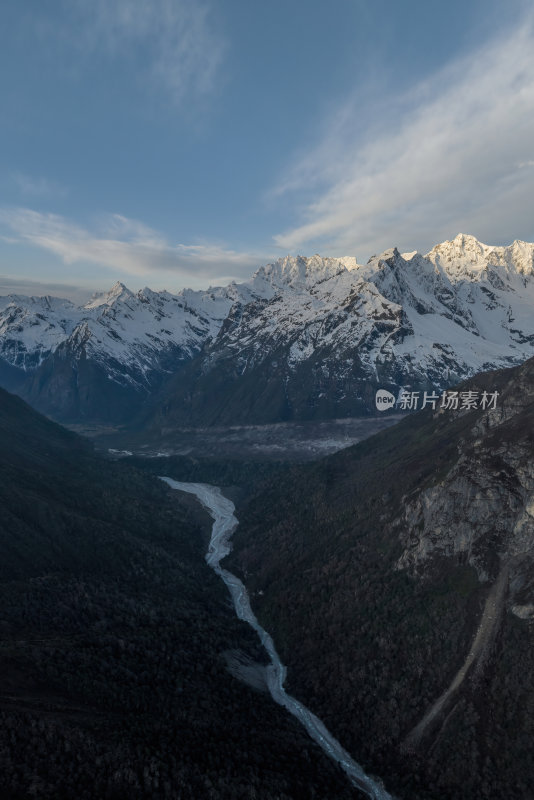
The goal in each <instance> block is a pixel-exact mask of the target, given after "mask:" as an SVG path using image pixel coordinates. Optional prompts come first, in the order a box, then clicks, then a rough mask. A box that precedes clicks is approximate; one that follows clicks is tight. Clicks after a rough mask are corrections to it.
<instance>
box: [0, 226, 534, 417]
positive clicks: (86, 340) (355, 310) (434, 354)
mask: <svg viewBox="0 0 534 800" xmlns="http://www.w3.org/2000/svg"><path fill="white" fill-rule="evenodd" d="M533 273H534V245H532V244H528V243H526V242H518V241H516V242H514V243H513V244H512V245H510V246H509V247H490V246H488V245H484V244H482V243H480V242H478V241H477V240H476V239H475V238H474V237H472V236H465V235H462V234H460V235H458V236H457V237H456V238H455V239H454V240H453V241H450V242H444V243H442V244H439V245H437V246H436V247H434V248H433V249H432V250H431V251H430V252H429V253H427V255H426V256H422V255H420V254H419V253H405V254H403V255H401V254H400V253H399V252H398V251H397V250H396V249H392V250H388V251H386V252H384V253H382V254H381V255H380V256H377V257H373V258H372V259H370V261H369V262H368V263H367V264H365V265H361V264H358V263H357V261H356V259H355V258H323V257H321V256H318V255H315V256H313V257H311V258H304V257H302V256H297V257H292V256H287V257H285V258H282V259H279V260H278V261H276V262H275V263H273V264H269V265H267V266H265V267H261V268H260V269H259V270H258V271H257V272H256V273H255V274H254V276H253V277H252V278H251V279H250V280H249V281H247V282H245V283H241V284H236V283H232V284H230V285H229V286H227V287H223V288H215V289H209V290H207V291H192V290H184V291H182V292H180V293H179V294H177V295H173V294H170V293H168V292H153V291H151V290H150V289H143V290H141V291H139V292H137V293H136V294H134V293H133V292H131V291H129V290H128V289H127V288H126V287H125V286H124V285H123V284H121V283H117V284H115V286H114V287H113V288H112V289H111V291H110V292H107V293H103V294H98V295H95V296H94V297H93V298H92V299H91V300H90V301H89V302H88V303H86V304H85V306H83V307H77V306H75V305H73V304H72V303H70V302H69V301H66V300H60V299H57V298H49V297H46V298H27V297H21V296H10V297H8V298H0V357H1V362H0V379H1V380H2V381H3V384H4V385H5V386H7V388H13V387H15V388H18V390H19V391H20V392H21V394H23V395H24V396H25V397H26V398H27V399H29V400H30V401H31V402H33V403H34V405H36V406H37V407H38V408H39V409H41V410H44V411H46V412H48V413H50V414H52V415H54V416H57V417H59V418H60V419H73V420H74V419H82V418H85V419H94V420H97V419H98V420H103V419H108V420H125V419H126V418H127V417H128V416H130V417H131V416H132V415H133V414H135V413H137V412H138V411H139V410H140V409H141V408H142V407H143V406H146V405H147V403H148V404H149V405H150V403H151V402H154V401H156V392H157V393H158V398H157V401H156V408H155V417H154V419H155V420H156V421H157V423H158V424H161V425H164V426H168V425H171V426H172V425H174V424H183V423H187V424H190V423H194V424H210V423H215V422H221V423H223V422H224V423H231V422H236V421H254V422H261V421H274V420H279V419H289V418H301V419H302V418H320V417H322V416H327V417H332V416H334V417H335V416H345V415H357V414H361V413H368V412H369V411H370V410H373V411H374V393H375V390H376V388H377V386H382V387H384V388H389V389H390V390H391V391H398V390H400V389H401V387H404V388H408V387H410V388H412V389H414V390H415V389H419V390H423V389H443V388H446V387H447V386H449V385H451V384H452V383H455V382H457V381H458V380H460V379H462V378H466V377H469V376H472V375H473V374H475V373H477V372H479V371H482V370H487V369H491V368H498V367H503V366H509V365H511V364H514V363H519V362H521V361H523V360H525V359H526V358H528V357H529V356H531V355H533V354H534V313H533V311H534V280H533Z"/></svg>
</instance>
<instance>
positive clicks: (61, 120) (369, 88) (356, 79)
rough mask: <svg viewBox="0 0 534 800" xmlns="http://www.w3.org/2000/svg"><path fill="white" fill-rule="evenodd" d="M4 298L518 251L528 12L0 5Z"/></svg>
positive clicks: (524, 223) (338, 1) (527, 194)
mask: <svg viewBox="0 0 534 800" xmlns="http://www.w3.org/2000/svg"><path fill="white" fill-rule="evenodd" d="M0 98H1V114H2V121H1V125H0V294H9V293H12V292H18V293H24V294H47V293H48V294H54V295H59V296H68V297H71V298H72V299H80V300H81V299H83V298H85V297H87V296H88V294H90V293H91V292H93V291H97V290H104V289H107V288H109V287H110V286H111V285H112V284H113V283H114V282H115V281H116V280H121V281H122V282H124V283H125V284H126V285H128V286H129V287H130V288H132V289H134V290H136V289H139V288H142V287H144V286H150V287H151V288H153V289H163V288H167V289H168V290H170V291H178V290H179V289H181V288H183V287H186V286H187V287H192V288H205V287H207V286H209V285H223V284H226V283H228V282H229V281H230V280H244V279H247V278H248V277H250V276H251V275H252V273H253V272H254V270H255V269H257V268H258V267H259V266H260V265H262V264H266V263H270V262H272V261H274V260H276V259H277V258H279V257H281V256H284V255H286V254H287V253H291V254H293V255H296V254H302V255H313V254H314V253H316V252H318V253H320V254H321V255H325V256H345V255H349V256H356V257H357V258H358V261H359V262H360V263H365V262H366V261H367V260H368V259H369V258H370V257H371V256H372V255H374V254H376V253H380V252H382V251H383V250H385V249H387V248H389V247H393V246H396V247H398V248H399V250H400V251H401V252H403V251H413V250H418V251H420V252H423V253H424V252H427V251H428V250H430V249H431V248H432V247H433V246H434V245H435V244H437V243H438V242H441V241H444V240H446V239H452V238H454V237H455V236H456V234H458V233H459V232H462V233H469V234H472V235H474V236H476V237H477V238H478V239H480V240H481V241H483V242H485V243H487V244H493V245H506V244H510V243H511V242H512V241H513V240H514V239H523V240H526V241H534V216H533V206H534V204H533V202H532V198H533V197H534V13H533V9H532V4H531V3H529V2H524V0H508V2H507V3H506V4H504V3H502V2H501V0H484V2H481V1H479V0H463V1H462V2H460V1H459V0H448V2H447V3H445V2H441V0H424V2H422V1H420V0H403V2H399V0H329V2H328V3H327V2H326V0H283V2H282V0H270V2H269V3H265V2H259V0H225V2H224V3H221V2H215V0H151V2H150V3H147V2H146V0H47V2H46V3H43V2H42V0H25V2H24V3H21V2H20V0H2V3H1V4H0Z"/></svg>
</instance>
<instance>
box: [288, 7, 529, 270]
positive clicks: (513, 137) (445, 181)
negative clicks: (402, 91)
mask: <svg viewBox="0 0 534 800" xmlns="http://www.w3.org/2000/svg"><path fill="white" fill-rule="evenodd" d="M362 130H364V131H365V130H366V120H365V119H364V118H363V119H362V117H361V115H360V113H359V108H358V104H357V103H356V102H355V101H354V99H350V100H349V101H347V103H346V105H345V106H344V107H343V108H341V109H339V111H338V113H337V114H336V115H334V116H333V119H332V124H331V126H330V128H328V129H327V130H326V132H324V133H323V136H322V139H321V141H319V142H318V143H317V145H316V147H315V148H313V149H311V150H309V151H308V152H305V153H301V154H300V156H299V157H298V158H297V159H296V160H295V163H294V164H293V166H292V168H291V169H290V170H289V171H288V173H287V175H286V176H285V177H284V180H283V181H280V182H279V183H278V185H277V186H275V187H274V190H273V192H274V194H276V195H279V196H280V195H285V196H286V198H287V199H288V200H289V201H291V200H292V199H293V201H294V202H298V201H300V204H301V205H300V219H299V220H298V223H297V224H295V225H294V226H293V227H290V228H288V229H287V230H285V231H283V232H281V233H279V234H278V235H277V236H275V237H274V239H275V242H276V244H277V245H278V246H280V247H282V248H284V249H286V250H288V251H295V250H300V251H308V252H309V251H310V250H312V249H313V250H320V252H327V253H329V254H332V255H340V254H356V255H360V256H363V255H366V257H368V256H369V255H371V254H372V253H375V252H380V251H382V250H384V249H385V248H387V247H391V246H393V245H397V246H399V248H400V249H401V250H413V249H414V247H417V248H418V249H421V250H423V251H425V250H426V249H430V247H431V246H432V245H434V244H436V243H437V242H439V241H442V240H443V239H447V238H450V237H451V236H454V235H455V234H456V233H458V232H459V231H463V232H468V233H473V234H474V235H476V236H478V237H479V238H480V239H482V240H489V242H490V243H492V244H498V243H501V242H503V243H504V242H509V241H511V240H512V239H513V238H530V239H532V238H534V220H533V218H532V196H533V194H534V169H532V164H533V163H534V33H533V25H532V19H531V18H529V19H526V20H524V21H523V23H522V25H521V26H520V27H518V28H516V29H515V30H513V31H512V32H508V33H507V34H506V35H504V34H502V33H501V34H500V35H499V37H497V38H496V39H495V40H493V41H491V42H488V43H486V44H484V45H483V46H481V47H480V49H479V50H478V52H475V53H473V52H471V53H470V54H469V56H468V57H466V58H464V59H462V60H459V61H457V62H456V63H454V64H452V65H450V66H448V67H447V69H445V70H442V71H441V72H439V73H438V74H436V75H434V76H432V77H430V78H429V79H427V80H426V81H425V82H424V83H422V84H420V85H419V86H417V87H416V88H415V89H413V90H412V91H411V92H410V93H409V94H407V95H406V96H405V97H403V98H396V99H394V100H392V102H391V105H390V108H389V111H385V112H383V117H382V119H381V120H380V123H379V124H378V125H374V127H373V131H372V133H371V132H370V131H369V130H368V135H367V137H365V136H364V137H363V138H362V135H361V133H358V132H361V131H362ZM303 198H304V199H303Z"/></svg>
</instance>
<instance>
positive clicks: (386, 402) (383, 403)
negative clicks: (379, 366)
mask: <svg viewBox="0 0 534 800" xmlns="http://www.w3.org/2000/svg"><path fill="white" fill-rule="evenodd" d="M375 403H376V407H377V408H378V410H379V411H387V410H388V408H393V406H394V405H395V396H394V395H392V394H391V392H388V391H387V390H386V389H379V390H378V391H377V393H376V397H375Z"/></svg>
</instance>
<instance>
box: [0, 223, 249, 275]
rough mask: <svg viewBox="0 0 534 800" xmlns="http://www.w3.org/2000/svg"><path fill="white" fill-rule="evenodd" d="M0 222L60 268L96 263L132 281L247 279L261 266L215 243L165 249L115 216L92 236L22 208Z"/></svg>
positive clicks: (155, 236)
mask: <svg viewBox="0 0 534 800" xmlns="http://www.w3.org/2000/svg"><path fill="white" fill-rule="evenodd" d="M0 223H3V224H4V225H5V226H7V227H8V228H9V230H10V231H11V232H13V233H14V234H16V236H17V237H18V240H19V241H21V242H25V243H28V244H31V245H33V246H34V247H39V248H42V249H43V250H47V251H49V252H51V253H54V254H55V255H57V256H59V257H60V258H61V259H62V260H63V261H64V263H66V264H76V263H86V264H87V263H90V264H97V265H99V266H102V267H106V268H107V269H109V270H112V271H113V270H115V271H119V272H122V273H125V274H127V275H133V276H145V277H146V276H150V275H152V274H154V273H157V272H168V273H173V274H174V276H177V277H182V278H184V280H186V281H187V279H188V278H195V279H198V278H214V279H218V280H222V279H223V276H224V277H225V278H229V279H231V278H236V279H237V278H243V277H249V276H250V274H251V273H252V271H253V270H254V269H255V268H256V267H257V266H259V265H260V264H261V263H263V262H264V258H263V256H262V255H261V254H258V253H250V252H237V251H235V250H231V249H227V248H225V247H224V246H221V245H218V244H205V243H200V244H170V243H169V242H168V241H167V240H166V239H165V237H164V236H163V235H162V234H161V233H159V232H158V231H155V230H153V229H152V228H149V227H148V226H146V225H144V224H143V223H141V222H138V221H137V220H132V219H129V218H127V217H124V216H121V215H119V214H113V215H110V216H109V217H105V218H103V219H102V221H101V223H100V225H99V227H98V230H97V231H89V230H88V229H86V228H83V227H81V226H80V225H77V224H76V223H73V222H71V221H70V220H68V219H66V218H65V217H62V216H59V215H57V214H42V213H40V212H38V211H34V210H32V209H28V208H3V209H0Z"/></svg>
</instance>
